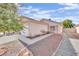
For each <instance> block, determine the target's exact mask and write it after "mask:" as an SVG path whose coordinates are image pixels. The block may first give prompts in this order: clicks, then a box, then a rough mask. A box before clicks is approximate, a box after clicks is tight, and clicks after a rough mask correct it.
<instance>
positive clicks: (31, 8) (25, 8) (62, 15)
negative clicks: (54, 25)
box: [18, 3, 79, 23]
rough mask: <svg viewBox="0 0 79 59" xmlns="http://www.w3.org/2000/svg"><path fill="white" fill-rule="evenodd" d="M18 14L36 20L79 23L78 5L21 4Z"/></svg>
mask: <svg viewBox="0 0 79 59" xmlns="http://www.w3.org/2000/svg"><path fill="white" fill-rule="evenodd" d="M18 13H19V14H20V15H23V16H27V17H31V18H34V19H36V20H40V19H41V18H47V19H49V18H51V19H52V20H54V21H58V22H61V21H63V20H64V19H71V20H72V21H73V23H79V4H78V3H20V4H19V9H18Z"/></svg>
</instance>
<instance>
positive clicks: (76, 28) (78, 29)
mask: <svg viewBox="0 0 79 59" xmlns="http://www.w3.org/2000/svg"><path fill="white" fill-rule="evenodd" d="M75 30H76V33H79V24H78V25H76V26H75Z"/></svg>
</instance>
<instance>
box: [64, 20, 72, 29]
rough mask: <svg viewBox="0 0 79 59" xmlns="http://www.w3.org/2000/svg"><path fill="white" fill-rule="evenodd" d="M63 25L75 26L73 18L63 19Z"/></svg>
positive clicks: (67, 26) (66, 26) (65, 26)
mask: <svg viewBox="0 0 79 59" xmlns="http://www.w3.org/2000/svg"><path fill="white" fill-rule="evenodd" d="M63 26H64V28H71V27H73V23H72V20H70V19H66V20H64V21H63Z"/></svg>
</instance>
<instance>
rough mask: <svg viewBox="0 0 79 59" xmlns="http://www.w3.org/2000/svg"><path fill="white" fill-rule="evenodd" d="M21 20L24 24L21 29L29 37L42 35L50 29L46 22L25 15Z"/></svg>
mask: <svg viewBox="0 0 79 59" xmlns="http://www.w3.org/2000/svg"><path fill="white" fill-rule="evenodd" d="M20 21H21V23H23V25H24V29H23V30H22V31H21V34H22V35H25V36H27V37H34V36H37V35H42V34H45V33H47V32H48V31H49V26H48V24H47V23H45V22H42V21H37V20H34V19H32V18H28V17H24V16H22V17H21V19H20Z"/></svg>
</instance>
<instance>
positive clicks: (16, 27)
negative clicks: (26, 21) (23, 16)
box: [0, 3, 23, 33]
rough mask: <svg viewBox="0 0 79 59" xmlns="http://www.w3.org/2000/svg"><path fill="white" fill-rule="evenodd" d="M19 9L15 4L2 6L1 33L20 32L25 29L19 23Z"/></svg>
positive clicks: (0, 12)
mask: <svg viewBox="0 0 79 59" xmlns="http://www.w3.org/2000/svg"><path fill="white" fill-rule="evenodd" d="M17 8H18V7H17V5H16V4H14V3H1V4H0V32H4V33H5V32H6V31H8V32H10V31H20V30H21V29H22V28H23V26H22V24H21V23H19V22H18V18H19V16H18V14H17Z"/></svg>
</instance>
